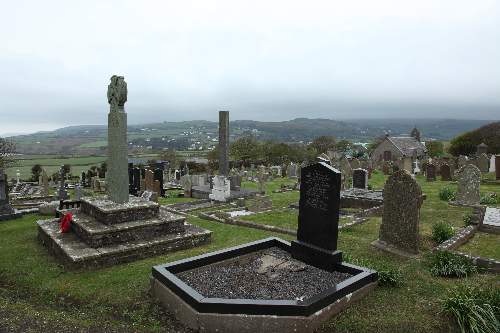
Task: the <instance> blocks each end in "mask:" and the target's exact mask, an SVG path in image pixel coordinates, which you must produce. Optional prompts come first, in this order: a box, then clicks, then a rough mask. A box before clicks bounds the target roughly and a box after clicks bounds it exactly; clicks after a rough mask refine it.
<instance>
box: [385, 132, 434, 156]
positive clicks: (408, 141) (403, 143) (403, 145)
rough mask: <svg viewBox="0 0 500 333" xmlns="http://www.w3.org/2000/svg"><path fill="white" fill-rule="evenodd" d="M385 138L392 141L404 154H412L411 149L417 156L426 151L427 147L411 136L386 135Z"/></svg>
mask: <svg viewBox="0 0 500 333" xmlns="http://www.w3.org/2000/svg"><path fill="white" fill-rule="evenodd" d="M387 139H388V140H389V141H390V142H392V144H393V145H394V146H396V148H398V149H399V151H401V153H402V154H403V155H404V156H412V155H413V151H415V152H416V154H417V156H420V155H423V154H425V153H426V152H427V148H426V147H425V146H424V144H422V142H420V141H418V140H417V139H415V138H414V137H412V136H400V137H387Z"/></svg>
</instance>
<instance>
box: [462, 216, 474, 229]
mask: <svg viewBox="0 0 500 333" xmlns="http://www.w3.org/2000/svg"><path fill="white" fill-rule="evenodd" d="M472 224H474V214H467V215H464V225H465V226H466V227H468V226H470V225H472Z"/></svg>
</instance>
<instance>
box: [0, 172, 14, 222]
mask: <svg viewBox="0 0 500 333" xmlns="http://www.w3.org/2000/svg"><path fill="white" fill-rule="evenodd" d="M16 217H19V214H16V211H15V210H14V208H12V206H11V205H10V203H9V186H8V183H7V174H5V173H4V171H3V169H1V168H0V221H4V220H10V219H13V218H16Z"/></svg>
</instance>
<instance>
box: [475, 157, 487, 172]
mask: <svg viewBox="0 0 500 333" xmlns="http://www.w3.org/2000/svg"><path fill="white" fill-rule="evenodd" d="M489 163H490V159H489V158H488V155H486V154H484V153H482V154H481V155H479V157H478V158H477V160H476V165H477V167H478V168H479V171H481V172H484V173H486V172H488V171H489Z"/></svg>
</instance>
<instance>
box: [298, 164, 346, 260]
mask: <svg viewBox="0 0 500 333" xmlns="http://www.w3.org/2000/svg"><path fill="white" fill-rule="evenodd" d="M340 184H341V174H340V172H339V171H338V170H336V169H335V168H333V167H332V166H330V165H328V164H326V163H324V162H320V163H316V164H312V165H310V166H307V167H304V168H302V171H301V185H300V202H299V226H298V230H297V240H298V241H300V242H303V243H307V244H310V245H313V246H316V247H320V248H322V249H326V250H329V251H335V250H336V249H337V236H338V223H339V205H340Z"/></svg>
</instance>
